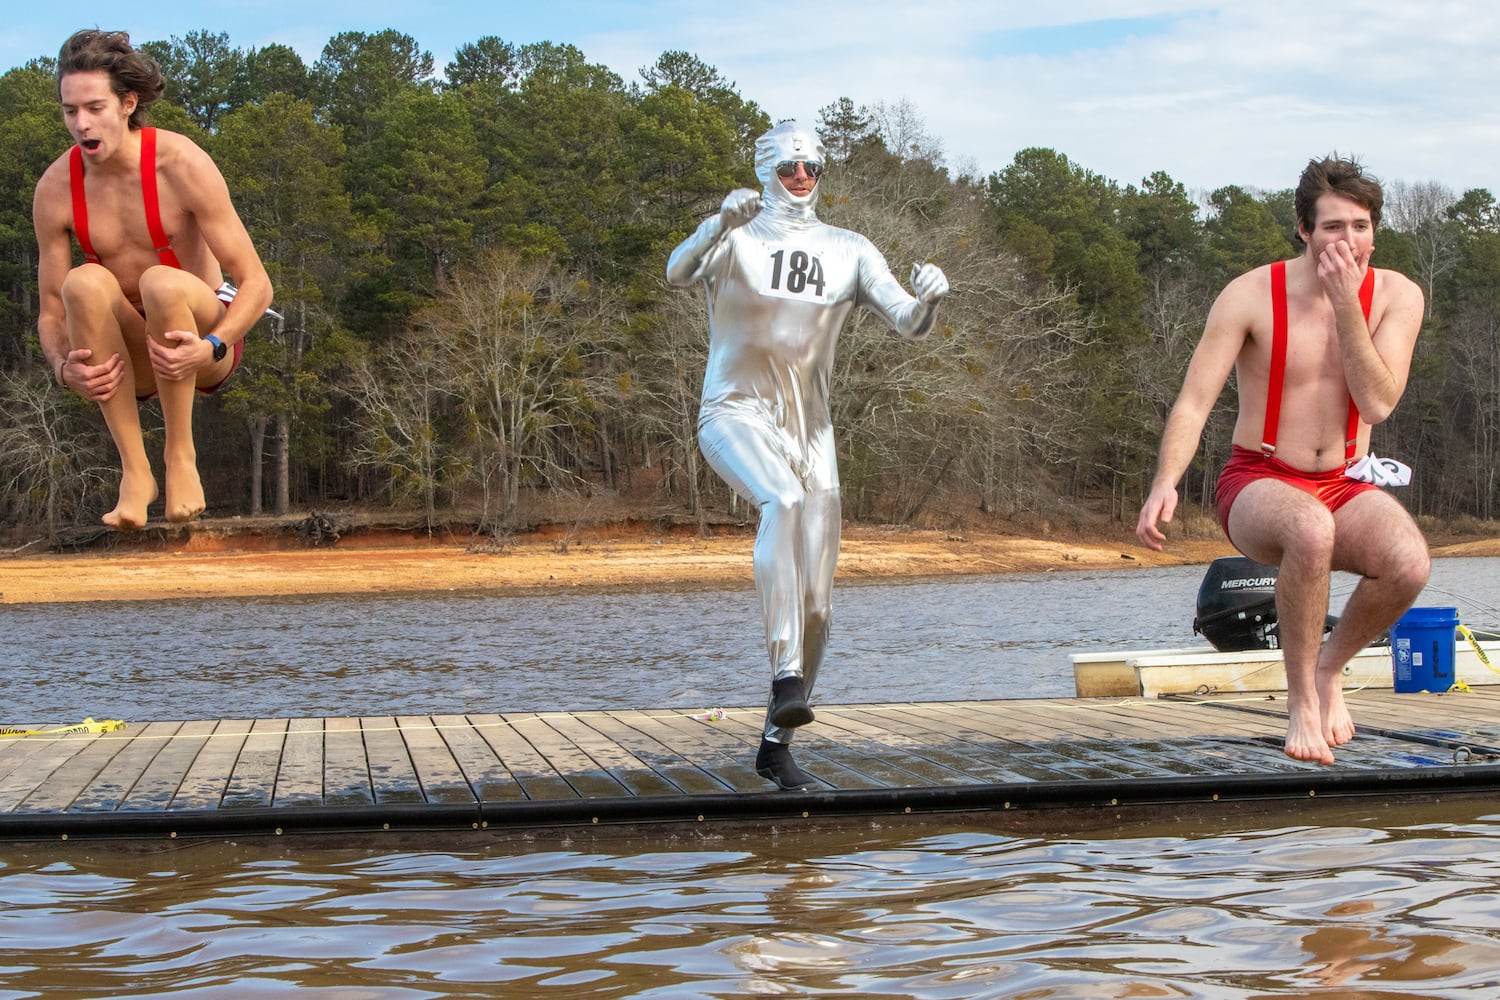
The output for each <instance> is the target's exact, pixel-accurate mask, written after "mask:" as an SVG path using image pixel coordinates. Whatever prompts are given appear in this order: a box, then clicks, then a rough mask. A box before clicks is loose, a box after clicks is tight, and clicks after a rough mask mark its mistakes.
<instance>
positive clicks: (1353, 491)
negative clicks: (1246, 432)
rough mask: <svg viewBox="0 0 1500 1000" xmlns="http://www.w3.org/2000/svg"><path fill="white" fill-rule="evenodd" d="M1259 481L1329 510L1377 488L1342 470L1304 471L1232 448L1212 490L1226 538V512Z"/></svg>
mask: <svg viewBox="0 0 1500 1000" xmlns="http://www.w3.org/2000/svg"><path fill="white" fill-rule="evenodd" d="M1260 479H1276V480H1279V481H1281V482H1283V483H1287V484H1288V485H1291V486H1295V487H1297V489H1299V490H1301V491H1302V492H1304V493H1307V494H1310V495H1311V496H1314V497H1317V498H1318V500H1320V501H1322V503H1323V506H1325V507H1327V508H1328V509H1329V510H1330V511H1334V510H1338V509H1339V508H1340V507H1342V506H1344V504H1346V503H1348V502H1349V501H1350V500H1353V499H1354V498H1355V497H1357V496H1359V495H1360V494H1361V493H1368V492H1369V491H1370V490H1379V489H1380V487H1378V486H1376V485H1375V484H1374V483H1366V482H1362V481H1360V480H1358V479H1350V478H1349V477H1348V476H1346V475H1344V470H1343V468H1337V469H1331V470H1329V471H1328V472H1303V471H1302V470H1300V469H1294V468H1292V467H1291V466H1290V465H1287V464H1286V463H1285V462H1282V461H1279V460H1277V459H1275V458H1271V457H1270V456H1268V455H1263V454H1261V453H1260V452H1258V451H1252V450H1250V449H1249V448H1241V447H1240V446H1239V445H1235V446H1234V451H1233V452H1232V453H1231V454H1230V456H1229V461H1228V462H1227V463H1225V465H1224V469H1223V471H1222V472H1220V473H1219V485H1218V487H1217V488H1216V489H1215V490H1214V506H1215V508H1216V509H1217V511H1218V515H1219V525H1220V527H1222V528H1223V529H1224V534H1225V535H1228V534H1229V510H1230V508H1231V507H1233V506H1234V501H1235V498H1236V497H1238V496H1239V495H1240V490H1243V489H1244V488H1245V487H1246V486H1249V485H1250V484H1251V483H1253V482H1255V481H1257V480H1260ZM1231 541H1233V539H1231Z"/></svg>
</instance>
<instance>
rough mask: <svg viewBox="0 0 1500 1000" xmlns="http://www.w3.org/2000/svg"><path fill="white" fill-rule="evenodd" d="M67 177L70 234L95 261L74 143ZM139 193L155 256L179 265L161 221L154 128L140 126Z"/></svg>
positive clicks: (79, 159) (80, 159) (78, 153)
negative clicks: (70, 209) (71, 193)
mask: <svg viewBox="0 0 1500 1000" xmlns="http://www.w3.org/2000/svg"><path fill="white" fill-rule="evenodd" d="M68 179H69V183H70V186H71V187H72V191H73V235H74V236H76V237H78V246H79V247H80V248H81V249H82V250H83V259H84V260H86V261H88V262H89V263H90V264H97V263H99V255H98V254H96V253H94V247H93V245H92V244H91V243H89V206H88V201H87V199H86V198H85V197H84V193H83V150H82V149H79V148H78V147H77V146H76V145H75V146H74V147H73V149H72V151H71V152H70V153H69V154H68ZM141 195H142V200H143V201H145V203H146V230H147V232H149V233H150V234H151V246H152V247H154V248H155V249H156V256H157V259H158V260H160V261H161V262H162V263H163V264H166V265H167V266H168V267H175V268H179V269H180V268H181V267H182V264H181V263H180V262H179V261H178V260H177V254H175V253H173V252H172V241H171V240H170V239H169V238H168V237H167V231H166V229H165V228H163V226H162V224H161V199H160V198H159V196H158V195H157V193H156V129H154V128H143V129H141Z"/></svg>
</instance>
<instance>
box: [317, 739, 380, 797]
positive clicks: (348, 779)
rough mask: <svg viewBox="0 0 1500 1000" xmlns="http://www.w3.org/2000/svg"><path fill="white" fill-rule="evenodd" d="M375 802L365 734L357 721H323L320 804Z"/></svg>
mask: <svg viewBox="0 0 1500 1000" xmlns="http://www.w3.org/2000/svg"><path fill="white" fill-rule="evenodd" d="M374 803H375V786H374V784H373V783H372V782H371V780H370V761H369V759H368V758H367V757H366V756H365V734H364V730H363V729H361V728H360V724H359V720H358V719H325V720H323V804H324V805H330V806H367V805H373V804H374Z"/></svg>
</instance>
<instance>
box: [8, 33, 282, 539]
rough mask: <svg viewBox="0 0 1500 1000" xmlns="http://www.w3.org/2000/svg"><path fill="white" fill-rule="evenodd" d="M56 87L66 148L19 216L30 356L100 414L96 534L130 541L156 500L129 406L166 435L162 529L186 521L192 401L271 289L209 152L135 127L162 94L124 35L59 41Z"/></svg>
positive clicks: (228, 364)
mask: <svg viewBox="0 0 1500 1000" xmlns="http://www.w3.org/2000/svg"><path fill="white" fill-rule="evenodd" d="M57 78H58V96H59V98H60V99H61V102H62V110H63V121H64V123H65V124H66V125H67V127H68V131H69V133H70V134H71V135H72V136H73V139H74V140H75V142H76V145H74V146H73V147H72V148H71V149H69V151H68V152H67V153H65V154H64V155H62V156H60V157H58V159H57V160H55V161H54V162H53V163H52V165H51V166H50V167H48V168H47V170H46V172H45V173H43V175H42V177H41V180H39V181H38V182H37V186H36V195H35V198H34V200H33V206H32V216H33V221H34V224H35V227H36V236H37V251H38V263H37V284H38V287H39V291H40V297H41V303H40V315H39V317H38V321H37V329H38V332H39V334H40V337H41V344H42V352H43V353H44V354H45V355H46V358H47V361H48V363H49V364H50V365H51V368H52V374H53V377H54V378H55V379H56V380H57V383H58V384H59V385H60V386H63V387H65V388H68V389H71V390H73V391H74V392H77V393H78V394H79V395H81V396H83V397H84V398H85V399H89V400H92V401H94V402H96V403H98V404H99V407H100V410H101V411H102V412H103V414H104V422H105V424H106V425H107V426H108V427H109V432H110V436H111V437H112V438H113V439H114V442H115V447H116V448H117V449H118V451H119V453H120V466H121V475H120V491H119V500H118V503H117V504H116V506H115V508H114V509H113V510H111V511H110V512H109V513H107V514H105V515H104V517H103V521H104V523H105V524H108V525H110V526H112V527H115V528H120V529H132V528H140V527H142V526H143V525H144V524H145V523H146V508H147V507H148V506H149V505H150V504H151V503H153V502H154V501H155V500H156V497H157V483H156V477H155V474H154V473H153V472H152V469H151V463H150V459H149V458H148V457H147V455H146V449H145V442H144V440H143V439H142V436H141V424H140V413H139V410H138V408H137V402H138V400H144V399H149V398H151V397H153V396H160V397H161V408H162V418H163V423H164V424H165V427H166V444H165V456H164V457H165V465H166V470H165V471H166V516H167V519H168V520H169V521H179V522H180V521H189V520H192V519H193V518H195V517H197V516H198V515H199V514H201V513H202V512H203V509H204V506H205V501H204V496H203V485H202V482H201V480H200V479H199V477H198V462H197V449H196V446H195V445H194V443H193V423H192V419H193V396H194V391H195V390H196V391H198V392H213V391H214V390H215V389H217V388H218V387H219V386H220V385H222V384H223V383H224V381H225V380H226V379H227V378H228V377H229V374H230V372H232V371H233V370H234V368H235V366H236V365H237V364H238V363H239V360H240V357H241V355H242V354H243V351H244V337H245V334H246V333H247V332H248V331H249V329H250V327H251V326H252V325H253V324H254V323H255V322H256V320H258V319H259V318H260V317H261V315H262V314H264V313H265V311H266V309H267V307H269V306H270V304H271V282H270V279H269V278H268V277H267V276H266V271H265V267H264V266H263V265H262V264H261V261H260V257H259V256H258V255H257V254H256V252H255V248H254V246H253V245H252V244H251V242H250V236H249V234H248V233H247V232H246V231H245V227H244V224H243V223H242V222H241V221H240V218H239V216H238V215H237V214H236V213H235V211H234V206H233V204H232V203H231V202H230V198H229V189H228V187H227V185H226V184H225V183H224V178H223V175H222V174H220V173H219V169H218V167H217V166H215V165H214V162H213V161H212V160H211V159H210V158H209V157H208V154H206V153H204V152H203V150H201V149H200V148H199V147H198V146H197V145H195V144H194V143H193V142H192V141H191V140H190V139H188V138H187V137H186V136H182V135H178V134H177V133H175V132H165V131H157V130H156V129H152V128H149V127H145V126H144V117H145V113H146V110H147V108H149V107H150V105H151V104H153V103H154V102H155V101H156V100H157V99H158V98H159V97H160V96H161V94H162V91H163V90H164V89H165V85H166V83H165V81H164V80H163V79H162V75H161V71H160V70H159V69H158V68H157V66H156V64H155V63H154V62H152V61H151V60H150V59H148V58H146V57H144V56H142V55H140V54H139V53H137V52H136V51H135V50H134V49H133V48H132V47H131V45H130V38H129V36H128V35H126V34H125V33H123V32H105V31H96V30H87V31H80V32H78V33H76V34H74V35H73V36H72V37H71V38H69V39H68V40H67V42H65V43H64V44H63V47H62V51H61V52H60V53H59V55H58V66H57ZM74 238H76V239H77V241H78V245H79V248H80V249H81V250H82V251H83V255H84V263H83V264H81V265H79V266H78V267H74V266H73V256H72V240H73V239H74ZM226 272H227V273H228V274H229V275H230V276H232V278H233V280H234V282H236V283H238V285H239V288H238V290H236V289H235V286H234V284H231V283H230V282H228V281H226V280H225V274H226ZM231 304H232V308H231Z"/></svg>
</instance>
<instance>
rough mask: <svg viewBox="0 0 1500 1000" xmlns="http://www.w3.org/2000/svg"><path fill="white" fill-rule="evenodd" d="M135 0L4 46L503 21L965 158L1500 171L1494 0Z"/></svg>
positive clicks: (954, 162)
mask: <svg viewBox="0 0 1500 1000" xmlns="http://www.w3.org/2000/svg"><path fill="white" fill-rule="evenodd" d="M64 7H66V8H67V9H66V10H64V9H63V8H64ZM121 12H122V16H121V17H119V18H115V17H113V16H111V17H110V18H109V19H107V20H105V19H102V18H101V16H100V15H99V14H97V13H92V14H83V13H81V12H80V11H79V9H78V8H76V7H72V6H70V5H59V6H57V7H53V6H52V5H50V4H42V5H37V4H26V5H25V6H23V7H22V8H21V10H19V11H12V12H9V13H8V14H7V15H6V17H5V18H4V19H3V22H0V69H4V68H8V67H11V66H15V65H19V64H20V63H22V62H24V61H26V60H27V59H29V58H32V57H34V56H37V55H44V54H52V53H55V52H56V50H57V46H58V45H59V44H60V43H61V41H62V40H63V38H65V37H66V36H67V35H68V34H69V33H70V32H72V31H73V30H75V29H77V28H80V27H91V26H98V27H103V28H120V29H124V30H127V31H129V32H130V33H131V36H132V37H133V38H134V39H136V40H137V41H150V40H154V39H165V38H169V37H171V36H174V35H176V36H182V35H185V34H187V33H188V32H189V31H193V30H197V29H208V30H210V31H216V32H217V31H223V32H227V33H228V35H229V41H230V44H232V45H235V46H239V47H254V46H261V45H265V44H268V43H271V42H279V43H283V44H287V45H290V46H292V47H293V48H295V49H297V50H298V52H300V53H301V54H302V56H303V58H304V59H306V60H307V61H308V62H312V61H314V60H315V59H316V58H317V57H318V54H319V52H320V51H321V50H322V46H323V43H324V42H326V41H327V40H328V38H330V37H331V36H333V35H334V34H337V33H339V32H342V31H378V30H381V29H384V28H395V29H397V30H399V31H403V32H405V33H407V34H409V35H411V36H412V37H413V38H415V39H416V40H417V42H418V43H419V44H420V45H421V46H422V47H423V48H425V49H427V50H429V51H430V52H431V53H432V55H433V57H434V59H435V61H436V63H437V65H438V67H439V68H440V69H441V67H442V66H443V65H444V64H445V63H446V62H447V61H448V60H449V59H450V58H451V57H452V55H453V52H454V49H455V48H456V47H457V46H459V45H462V44H464V43H466V42H472V41H474V40H476V39H478V38H480V37H482V36H484V35H498V36H500V37H501V38H504V39H506V40H507V41H511V42H515V43H525V42H535V41H544V40H545V41H553V42H566V43H570V44H572V45H575V46H577V47H578V48H579V49H581V50H582V51H583V53H584V54H585V56H586V57H587V58H588V59H589V60H590V61H591V62H595V63H603V64H604V65H607V66H609V67H610V68H611V69H612V70H614V71H615V72H616V73H618V74H619V75H620V76H621V77H623V78H625V79H626V80H627V81H632V80H635V79H637V74H638V70H639V68H640V67H642V66H645V65H648V64H650V63H651V62H654V61H655V59H656V57H657V56H658V55H660V54H661V53H662V52H663V51H666V50H668V49H685V50H687V51H689V52H692V53H694V54H696V55H697V56H698V57H699V58H701V59H702V60H704V61H705V62H707V63H709V64H711V65H713V66H715V67H716V68H717V69H718V70H719V71H720V73H722V74H723V75H724V76H725V77H726V78H727V79H729V80H732V81H734V82H735V83H736V85H737V86H738V88H739V90H740V92H741V94H743V95H744V96H745V97H747V98H749V99H751V100H754V101H756V102H757V103H758V104H760V105H761V107H762V108H764V109H765V111H766V112H767V113H768V114H770V115H771V116H772V118H773V119H780V118H789V117H799V118H805V119H808V120H810V121H811V120H814V119H815V118H816V116H817V112H818V109H819V108H820V107H822V106H824V105H826V104H829V103H831V102H832V101H834V100H836V99H838V98H839V97H849V98H852V99H853V100H854V101H855V103H856V104H863V105H870V106H873V105H876V104H883V105H884V106H885V107H886V108H888V109H899V108H901V107H903V106H904V107H906V108H907V109H909V110H911V111H914V112H915V115H916V119H915V120H916V121H918V122H919V123H921V124H922V125H923V126H925V130H926V135H925V136H921V137H919V138H923V139H925V140H926V141H928V142H929V143H930V144H932V145H935V146H937V147H939V148H940V149H941V150H942V152H943V154H944V156H945V159H946V163H947V165H948V166H949V168H950V169H952V170H955V171H961V172H969V173H978V174H981V175H983V174H988V173H990V172H992V171H995V170H999V169H1001V168H1003V167H1004V166H1005V165H1006V164H1007V163H1009V162H1010V161H1011V159H1012V158H1013V157H1014V155H1015V153H1016V151H1017V150H1020V149H1023V148H1026V147H1028V146H1046V147H1050V148H1052V149H1055V150H1057V151H1059V152H1061V153H1064V154H1066V155H1067V156H1068V157H1069V158H1070V159H1072V160H1073V161H1074V162H1075V163H1078V164H1079V165H1081V166H1083V167H1085V168H1087V169H1089V170H1092V171H1094V172H1096V173H1099V174H1102V175H1104V176H1105V177H1108V178H1110V179H1113V180H1116V181H1119V182H1120V183H1122V184H1125V183H1139V182H1140V180H1141V179H1142V178H1143V177H1145V176H1146V175H1148V174H1149V173H1151V172H1152V171H1155V170H1165V171H1166V172H1167V173H1169V174H1171V175H1172V176H1173V177H1174V178H1175V179H1177V180H1179V181H1181V182H1183V183H1184V184H1186V185H1187V186H1188V187H1189V189H1190V190H1194V191H1204V190H1207V189H1210V188H1213V187H1217V186H1220V185H1223V184H1240V185H1244V186H1247V187H1252V188H1262V189H1265V188H1279V187H1286V186H1289V185H1290V184H1292V183H1293V181H1294V180H1295V178H1296V175H1297V174H1298V172H1299V171H1300V170H1301V167H1302V166H1303V164H1305V163H1306V161H1307V159H1308V158H1309V157H1311V156H1314V155H1321V154H1323V153H1326V152H1329V151H1332V150H1337V151H1338V152H1341V153H1346V154H1355V155H1358V156H1360V157H1361V158H1362V159H1363V160H1364V161H1365V163H1366V165H1367V166H1368V167H1369V168H1370V169H1371V170H1372V171H1373V172H1374V173H1376V174H1377V175H1378V176H1380V177H1382V178H1384V179H1385V180H1386V181H1388V182H1390V181H1404V182H1408V183H1419V182H1427V181H1435V182H1438V183H1440V184H1443V185H1445V186H1447V187H1449V188H1451V189H1453V190H1454V191H1455V192H1457V193H1461V192H1462V191H1463V190H1465V189H1467V188H1470V187H1487V188H1490V189H1491V190H1492V191H1500V110H1497V109H1500V94H1497V85H1496V84H1495V81H1494V74H1493V67H1494V65H1495V58H1496V57H1495V53H1496V52H1497V51H1500V5H1495V4H1492V3H1489V2H1486V0H1454V2H1445V0H1430V2H1427V3H1414V2H1412V0H1363V2H1351V0H1328V2H1324V3H1321V4H1308V3H1305V2H1290V0H1261V2H1259V3H1254V4H1246V3H1221V2H1217V0H1108V2H1106V0H1055V2H1053V3H1050V4H1044V3H1037V2H1035V0H1030V2H1026V3H1019V2H1014V0H992V2H986V0H928V2H927V3H925V4H923V3H911V2H900V3H898V2H894V0H820V2H818V3H802V4H795V5H771V4H760V5H747V4H722V3H709V2H698V3H688V2H682V0H648V2H641V3H625V2H618V3H606V2H589V0H551V2H547V3H537V2H532V3H526V4H520V3H511V2H489V3H474V2H472V0H470V2H465V3H458V2H447V0H444V2H438V3H410V2H408V3H401V4H397V3H389V2H386V0H366V2H360V3H352V2H347V0H321V2H318V3H308V2H306V0H303V2H299V3H290V2H286V0H260V2H253V3H252V2H245V0H216V2H215V3H212V4H202V3H193V4H189V3H186V2H182V0H158V2H156V3H153V4H147V5H140V6H138V7H136V8H135V9H134V10H129V11H128V12H127V10H126V9H125V8H122V9H121ZM778 13H785V14H787V15H788V16H787V17H778V16H776V15H777V14H778ZM793 15H795V16H793ZM898 117H899V116H898ZM911 120H912V119H911V117H910V116H908V118H907V121H908V122H910V121H911Z"/></svg>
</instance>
